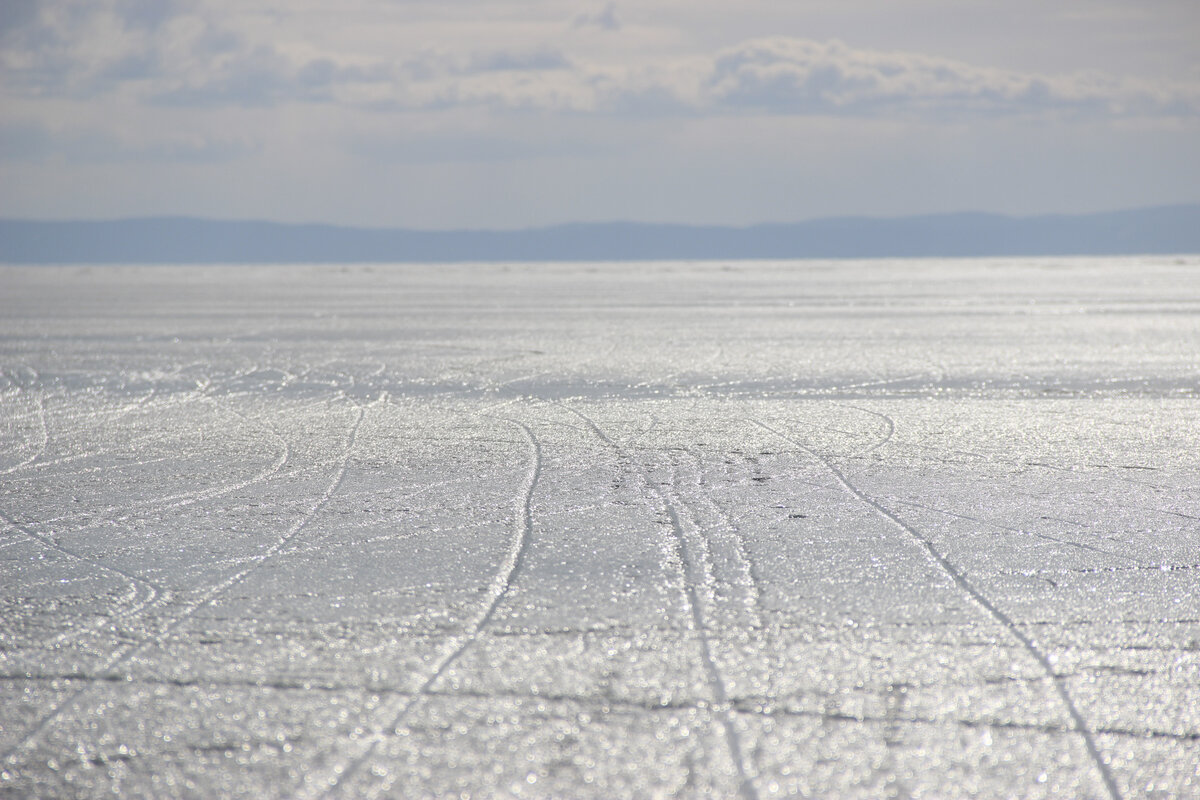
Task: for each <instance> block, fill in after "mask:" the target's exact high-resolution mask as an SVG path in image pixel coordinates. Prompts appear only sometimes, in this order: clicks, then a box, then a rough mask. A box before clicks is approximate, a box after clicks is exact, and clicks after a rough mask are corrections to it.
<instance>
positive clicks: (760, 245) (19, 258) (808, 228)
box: [0, 204, 1200, 264]
mask: <svg viewBox="0 0 1200 800" xmlns="http://www.w3.org/2000/svg"><path fill="white" fill-rule="evenodd" d="M1197 252H1200V204H1195V205H1173V206H1158V207H1153V208H1140V209H1133V210H1126V211H1112V212H1105V213H1096V214H1078V215H1062V214H1057V215H1044V216H1030V217H1010V216H1004V215H1000V214H983V213H961V214H933V215H925V216H913V217H897V218H877V217H833V218H826V219H814V220H809V221H806V222H795V223H777V224H764V225H752V226H748V227H726V226H691V225H670V224H650V223H633V222H609V223H575V224H568V225H555V226H551V227H544V228H529V229H525V230H515V231H485V230H461V231H421V230H411V229H403V228H351V227H339V226H335V225H304V224H287V223H278V222H253V221H241V222H239V221H218V220H208V219H197V218H190V217H153V218H139V219H124V220H113V221H92V222H76V221H66V222H48V221H41V222H39V221H31V220H12V219H8V220H0V262H5V263H27V264H48V263H83V264H103V263H128V264H145V263H173V264H179V263H355V262H359V263H361V262H389V261H392V262H397V261H402V262H450V261H593V260H594V261H609V260H641V259H645V260H653V259H743V258H748V259H755V258H885V257H887V258H902V257H911V258H936V257H967V256H1038V255H1125V254H1128V255H1134V254H1155V253H1158V254H1163V253H1197Z"/></svg>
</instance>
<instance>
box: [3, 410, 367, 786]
mask: <svg viewBox="0 0 1200 800" xmlns="http://www.w3.org/2000/svg"><path fill="white" fill-rule="evenodd" d="M355 410H356V412H357V414H356V416H355V419H354V422H353V423H352V424H351V427H350V430H349V433H348V435H347V441H346V446H345V449H344V450H343V453H342V457H341V461H340V463H339V464H338V467H337V469H336V470H335V471H334V474H333V477H332V479H331V480H330V483H329V486H328V487H327V488H326V490H325V492H324V493H322V495H321V496H320V497H319V498H318V499H317V500H316V501H315V502H314V503H313V505H312V507H311V508H310V509H309V510H308V511H307V512H305V513H304V514H303V515H302V516H301V518H300V519H299V520H297V521H296V522H295V523H293V524H292V525H291V526H289V528H288V529H287V531H285V532H284V533H283V534H282V535H281V536H280V537H279V539H278V540H277V541H276V542H275V543H274V544H272V545H271V546H270V547H268V548H267V549H266V550H264V551H263V552H262V553H259V554H258V555H256V556H254V557H252V558H251V559H248V560H249V561H251V562H252V563H251V564H250V565H249V566H247V567H245V568H243V569H241V570H239V571H238V572H236V573H234V574H233V575H230V576H229V577H227V578H225V579H224V580H222V581H220V582H218V583H215V584H213V585H212V586H211V587H209V589H208V590H206V591H205V592H203V593H202V594H200V595H199V596H198V597H196V598H194V599H193V600H191V601H190V602H188V603H187V604H185V605H184V606H183V611H182V613H180V614H179V616H177V617H176V618H175V619H174V620H173V621H172V622H171V623H170V624H169V625H167V627H166V628H165V629H164V630H162V631H161V632H160V633H158V634H156V635H153V636H151V637H150V638H148V639H144V640H142V641H141V642H137V643H131V644H128V645H125V646H124V647H121V648H118V650H117V651H116V652H114V653H113V655H112V657H111V658H109V660H108V661H106V662H105V663H104V664H102V665H101V666H100V667H98V668H97V669H96V670H95V672H96V673H97V674H102V673H104V672H106V671H109V670H112V669H113V668H115V667H117V666H119V665H121V664H123V663H124V662H126V661H128V660H129V659H130V658H131V657H133V656H134V655H136V654H138V653H140V652H142V651H143V650H145V649H146V648H148V647H150V646H151V645H161V644H162V643H163V642H164V641H165V640H166V639H167V637H168V636H170V635H171V634H172V633H174V632H175V631H176V630H177V629H178V628H179V627H180V626H181V625H182V624H183V623H184V622H186V621H187V620H188V619H190V618H191V617H192V615H194V614H195V613H196V612H197V611H199V610H200V609H201V608H204V607H205V606H207V605H208V604H209V603H211V602H212V601H213V600H215V599H216V598H217V597H219V596H220V595H221V594H223V593H224V592H226V591H228V590H229V589H231V588H233V587H234V586H237V585H238V584H240V583H242V582H243V581H244V580H245V579H246V578H248V577H249V576H250V575H252V574H254V573H255V572H256V571H257V570H258V569H259V568H261V567H262V565H263V564H265V563H266V562H267V561H269V560H270V559H271V558H272V557H274V556H275V555H277V554H278V553H279V552H280V551H282V550H283V549H284V548H285V547H286V546H287V544H288V543H289V542H290V541H292V540H293V539H294V538H295V537H296V536H297V535H299V534H300V532H301V531H303V530H304V529H305V528H306V527H307V526H308V524H309V523H310V522H312V520H313V519H314V518H315V517H316V516H317V514H318V513H320V511H321V509H322V508H324V507H325V505H326V504H327V503H328V502H329V499H330V498H331V497H332V496H333V495H334V494H335V493H336V492H337V490H338V488H339V487H340V486H341V483H342V478H343V477H344V476H345V474H346V466H347V464H348V462H349V459H350V452H351V450H352V449H353V448H354V441H355V438H356V437H357V435H358V428H359V425H360V424H361V423H362V419H363V416H364V415H365V412H364V411H363V409H362V408H356V409H355ZM94 686H95V682H94V681H91V682H89V683H88V684H86V685H84V686H82V687H81V688H80V689H79V690H78V691H76V692H74V693H73V694H71V695H70V696H68V697H66V698H65V699H63V700H61V701H59V702H58V703H56V704H55V705H54V706H53V707H52V708H51V709H50V710H49V711H47V712H46V714H44V715H43V716H42V717H41V718H40V719H39V720H38V721H37V723H35V725H34V728H33V729H32V730H31V731H30V732H29V733H28V734H26V735H25V736H24V737H23V738H22V739H21V740H20V741H18V742H17V743H16V744H14V745H12V746H11V747H10V748H9V749H8V750H6V751H5V752H4V754H3V755H0V764H7V763H10V762H11V761H12V760H13V758H14V757H15V756H16V755H17V754H19V753H20V752H21V751H23V750H25V749H26V748H27V747H29V745H30V744H32V743H33V742H34V741H36V740H37V739H38V737H39V736H41V734H42V733H43V732H44V731H45V730H46V729H47V727H49V725H50V724H51V723H52V722H54V721H55V720H56V719H58V718H59V717H60V716H61V715H62V714H63V712H64V711H65V710H66V709H67V708H68V707H69V706H71V705H73V704H74V703H75V702H76V701H77V700H78V699H79V698H81V697H83V696H84V695H85V694H87V693H88V692H89V691H91V690H92V689H93V688H94Z"/></svg>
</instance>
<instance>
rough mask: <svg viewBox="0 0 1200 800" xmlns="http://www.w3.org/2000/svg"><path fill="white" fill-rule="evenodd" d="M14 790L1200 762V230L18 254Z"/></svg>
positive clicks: (450, 788)
mask: <svg viewBox="0 0 1200 800" xmlns="http://www.w3.org/2000/svg"><path fill="white" fill-rule="evenodd" d="M0 368H2V370H3V372H2V377H0V607H2V611H0V709H2V712H0V754H2V759H3V761H2V763H0V770H2V772H0V796H3V797H5V798H8V797H12V798H26V797H100V796H112V794H113V793H116V794H120V795H123V796H130V797H137V796H151V797H218V796H223V797H235V796H243V797H256V798H257V797H278V798H291V797H298V798H305V797H314V798H315V797H324V796H333V797H406V798H418V797H464V798H465V797H474V798H489V797H508V796H511V797H583V798H587V797H595V798H611V797H704V796H721V797H743V798H756V797H757V798H768V797H793V796H799V797H820V798H850V797H862V798H880V797H980V798H994V797H1022V798H1023V797H1092V798H1106V797H1110V798H1117V797H1123V798H1134V797H1180V798H1182V797H1197V796H1200V572H1198V569H1200V259H1197V258H1194V257H1187V258H1178V259H1176V258H1142V259H1074V260H1073V259H1042V260H1017V261H1014V260H1004V261H1001V260H995V261H987V260H980V261H896V262H886V261H875V262H862V263H854V262H825V263H822V262H796V263H766V262H757V263H730V264H720V263H705V264H684V263H676V264H669V263H656V264H546V265H512V266H508V267H504V266H499V265H486V266H485V265H474V266H472V265H451V266H433V267H428V266H424V267H423V266H411V265H397V266H376V267H366V266H362V267H350V268H340V267H307V266H306V267H294V268H287V267H268V268H263V267H249V268H239V267H204V268H181V267H150V268H143V267H138V268H134V267H128V268H126V267H111V268H110V267H105V268H92V269H87V268H80V267H61V268H58V267H55V268H48V267H38V268H18V267H3V268H0Z"/></svg>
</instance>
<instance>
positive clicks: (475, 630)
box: [303, 417, 542, 797]
mask: <svg viewBox="0 0 1200 800" xmlns="http://www.w3.org/2000/svg"><path fill="white" fill-rule="evenodd" d="M502 419H503V420H504V421H505V422H507V423H508V424H510V425H512V426H513V427H515V428H517V429H519V430H520V431H521V433H522V434H524V436H525V439H526V441H527V442H528V444H529V448H530V456H531V457H530V465H529V472H528V474H527V476H526V479H525V486H524V490H523V491H522V493H521V495H520V502H519V504H518V505H519V509H518V511H517V514H516V515H515V519H514V526H513V527H514V535H513V537H512V541H511V542H510V544H509V549H508V553H507V554H506V555H505V558H504V561H503V562H501V565H500V569H499V570H497V571H496V574H495V575H494V576H493V578H492V581H491V584H490V585H489V587H488V594H489V595H490V598H489V600H488V603H487V605H486V606H484V607H483V608H482V609H481V612H482V613H480V614H479V615H478V616H477V617H476V618H475V619H473V620H472V621H471V622H470V624H469V626H468V628H469V630H468V631H467V632H466V633H465V634H460V635H459V636H457V637H454V639H453V640H452V641H453V642H454V643H453V645H452V646H451V647H449V648H448V649H446V651H445V652H444V653H443V654H442V655H441V656H440V657H439V658H438V660H437V661H436V662H435V664H434V667H433V669H432V670H430V672H429V675H428V676H427V677H426V678H425V680H424V681H423V682H422V683H421V686H420V687H419V688H418V689H417V690H416V692H414V693H413V694H411V695H408V696H406V697H405V698H404V701H403V704H402V705H401V707H400V709H399V710H398V711H397V712H396V713H395V715H394V716H393V717H392V720H391V722H389V723H388V725H387V726H386V727H385V728H384V730H383V731H382V732H380V733H377V734H375V735H374V736H372V737H371V738H370V739H369V742H370V743H369V745H368V746H367V747H366V749H365V750H364V751H363V752H362V753H360V754H359V755H358V756H356V757H354V759H353V760H351V761H350V763H349V764H347V765H345V766H342V767H341V768H340V769H335V770H334V772H335V775H334V777H333V778H331V779H328V780H326V781H325V782H324V783H323V784H322V785H318V786H316V787H315V789H314V791H317V792H319V793H320V794H321V795H323V796H326V797H328V796H331V795H332V794H333V793H334V792H336V791H337V789H338V787H339V786H342V785H345V784H346V783H347V782H348V781H349V780H350V779H351V778H353V777H354V776H355V775H356V774H357V773H358V772H359V770H361V769H362V767H363V766H364V765H365V764H366V762H367V761H368V760H369V759H370V758H371V756H372V755H374V753H375V751H376V750H377V749H378V748H379V745H380V744H382V743H383V741H384V740H385V738H386V737H387V735H388V734H389V733H395V732H396V731H397V730H398V729H399V728H400V727H401V726H402V725H403V724H404V721H405V720H406V719H407V718H408V715H409V714H410V713H412V711H413V710H414V709H415V708H416V707H417V705H418V704H419V703H420V702H421V700H422V699H424V698H425V697H428V696H429V695H430V694H431V690H432V688H433V686H434V685H435V684H436V683H437V682H438V680H440V679H441V677H442V676H443V675H444V674H446V671H447V670H449V669H450V667H451V666H453V665H454V663H455V662H456V661H457V660H458V659H459V658H460V657H461V656H462V655H463V653H465V652H466V651H467V648H469V647H470V646H471V645H472V644H474V642H475V641H476V640H477V639H478V638H479V636H480V634H482V633H483V631H484V629H485V628H487V626H488V623H490V622H491V621H492V617H494V616H495V614H496V610H497V609H498V608H499V607H500V603H501V602H502V601H503V600H504V598H505V597H506V596H507V595H508V593H509V592H510V591H511V590H512V588H513V585H514V584H515V582H516V579H517V576H518V575H519V574H520V573H521V571H522V568H523V566H524V564H525V557H526V553H527V552H528V551H529V542H530V539H531V538H532V537H533V495H534V492H535V491H537V486H538V482H539V481H540V480H541V476H542V445H541V442H539V441H538V438H537V437H536V436H535V435H534V433H533V431H532V430H530V428H529V426H528V425H526V424H525V423H523V422H518V421H516V420H512V419H509V418H507V417H504V418H502ZM303 796H307V795H303Z"/></svg>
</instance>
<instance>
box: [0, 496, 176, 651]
mask: <svg viewBox="0 0 1200 800" xmlns="http://www.w3.org/2000/svg"><path fill="white" fill-rule="evenodd" d="M0 520H3V521H4V522H5V523H7V525H8V527H10V528H12V529H13V530H16V531H18V532H20V533H22V534H24V535H25V536H27V537H28V538H30V539H32V540H34V541H35V542H37V543H39V544H41V545H42V546H43V547H46V548H48V549H50V550H54V551H55V552H58V553H62V554H63V555H65V556H67V557H69V558H72V559H74V560H76V561H79V562H81V563H84V564H90V565H91V566H93V567H98V568H99V569H102V570H104V571H105V572H110V573H112V574H114V575H116V576H118V577H119V578H120V579H122V580H123V581H126V582H127V583H128V584H129V588H130V594H129V600H128V602H129V603H130V605H129V606H128V607H127V608H125V609H123V610H122V611H120V612H118V613H117V614H116V615H115V616H113V617H111V618H108V619H102V620H100V621H98V622H96V623H95V624H93V625H90V626H88V628H86V629H84V630H77V629H73V630H70V631H63V632H62V633H60V634H59V635H58V636H56V637H54V638H53V639H51V640H49V641H48V642H47V644H51V645H55V646H57V645H61V644H63V643H65V642H69V641H71V640H72V639H75V638H78V637H79V636H82V635H84V634H86V633H90V632H93V631H95V630H98V629H100V628H101V627H103V626H104V625H105V624H106V623H112V622H115V621H123V620H125V619H127V618H128V617H130V616H132V615H134V614H137V613H138V612H140V611H141V610H142V609H144V608H147V607H148V606H150V605H152V604H153V603H154V602H155V598H157V597H160V596H162V597H166V596H168V594H169V593H168V592H167V591H166V590H165V589H163V587H161V586H159V585H158V584H157V583H155V582H154V581H149V580H146V579H145V578H140V577H138V576H137V575H134V574H133V573H131V572H126V571H125V570H123V569H121V568H120V567H114V566H112V565H111V564H106V563H105V562H103V561H101V560H99V559H96V558H92V557H90V556H85V555H83V554H82V553H76V552H75V551H74V550H72V549H71V548H69V547H64V546H63V545H61V544H59V543H58V542H56V541H54V539H53V538H51V537H49V536H46V535H45V534H42V533H38V532H37V531H35V530H33V529H31V528H29V527H27V526H26V525H23V524H21V523H20V522H17V521H16V520H14V519H13V518H12V517H10V516H9V515H8V514H7V513H5V512H3V511H0ZM139 589H141V590H144V591H145V593H146V594H145V597H144V598H143V599H142V600H141V602H140V603H138V604H137V605H133V603H134V601H135V600H136V599H137V597H138V594H139Z"/></svg>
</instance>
